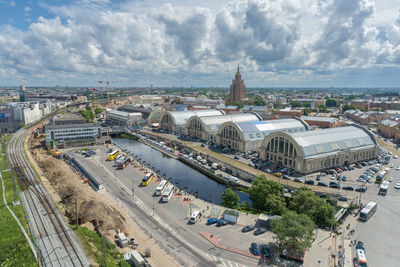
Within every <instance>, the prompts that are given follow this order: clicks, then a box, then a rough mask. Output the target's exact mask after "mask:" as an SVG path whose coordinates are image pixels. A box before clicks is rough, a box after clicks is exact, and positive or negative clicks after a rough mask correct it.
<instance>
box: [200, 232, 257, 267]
mask: <svg viewBox="0 0 400 267" xmlns="http://www.w3.org/2000/svg"><path fill="white" fill-rule="evenodd" d="M199 234H200V235H201V236H202V237H204V238H205V239H207V240H208V241H209V242H210V243H211V244H213V245H214V246H215V247H217V248H220V249H224V250H227V251H230V252H233V253H236V254H240V255H242V256H246V257H249V258H253V259H256V260H260V259H261V257H260V256H256V255H253V254H251V253H249V252H246V251H243V250H240V249H235V248H230V247H227V246H224V245H221V244H218V236H216V235H213V234H209V233H206V232H200V233H199Z"/></svg>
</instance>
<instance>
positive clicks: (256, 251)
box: [251, 242, 261, 256]
mask: <svg viewBox="0 0 400 267" xmlns="http://www.w3.org/2000/svg"><path fill="white" fill-rule="evenodd" d="M251 251H252V252H253V254H254V255H256V256H260V255H261V253H260V248H259V247H258V245H257V243H255V242H253V243H251Z"/></svg>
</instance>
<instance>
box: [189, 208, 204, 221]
mask: <svg viewBox="0 0 400 267" xmlns="http://www.w3.org/2000/svg"><path fill="white" fill-rule="evenodd" d="M200 216H201V213H200V211H198V210H196V211H195V212H193V213H192V216H190V219H189V223H191V224H195V223H196V222H197V220H198V219H200Z"/></svg>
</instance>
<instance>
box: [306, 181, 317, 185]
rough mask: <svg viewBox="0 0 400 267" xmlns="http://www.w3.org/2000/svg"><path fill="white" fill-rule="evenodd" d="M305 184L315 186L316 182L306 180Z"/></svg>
mask: <svg viewBox="0 0 400 267" xmlns="http://www.w3.org/2000/svg"><path fill="white" fill-rule="evenodd" d="M304 183H305V184H310V185H313V184H314V183H315V182H314V181H313V180H306V181H305V182H304Z"/></svg>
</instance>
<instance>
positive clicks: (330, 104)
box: [325, 98, 338, 107]
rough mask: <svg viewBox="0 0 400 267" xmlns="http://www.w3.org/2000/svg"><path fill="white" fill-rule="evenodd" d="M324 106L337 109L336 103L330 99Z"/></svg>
mask: <svg viewBox="0 0 400 267" xmlns="http://www.w3.org/2000/svg"><path fill="white" fill-rule="evenodd" d="M325 105H326V106H327V107H337V105H338V103H337V101H336V100H335V99H332V98H331V99H328V100H326V102H325Z"/></svg>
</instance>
